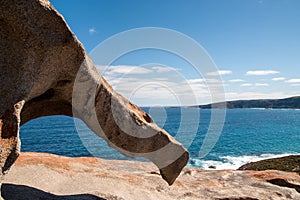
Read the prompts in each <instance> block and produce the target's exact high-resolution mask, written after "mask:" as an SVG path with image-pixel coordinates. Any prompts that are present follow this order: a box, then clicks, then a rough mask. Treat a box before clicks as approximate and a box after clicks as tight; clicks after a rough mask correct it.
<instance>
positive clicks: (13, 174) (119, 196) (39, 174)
mask: <svg viewBox="0 0 300 200" xmlns="http://www.w3.org/2000/svg"><path fill="white" fill-rule="evenodd" d="M145 172H146V173H145ZM158 176H159V171H158V170H157V168H156V167H155V165H154V164H152V163H148V162H137V161H119V160H103V159H99V158H86V157H82V158H68V157H63V156H57V155H51V154H45V153H22V154H21V156H20V157H19V158H18V160H17V162H16V164H15V165H14V166H13V167H12V168H11V171H10V172H9V173H8V174H7V176H5V179H4V182H3V186H2V195H3V198H4V199H7V200H21V199H22V200H27V199H28V200H29V199H30V200H37V199H46V200H48V199H49V200H50V199H51V200H63V199H67V200H75V199H89V200H92V199H95V200H102V199H107V200H123V199H125V200H127V199H130V200H135V199H136V200H140V199H145V200H148V199H160V200H165V199H190V200H192V199H195V200H196V199H197V200H201V199H205V200H206V199H215V200H254V199H259V200H264V199H273V200H277V199H300V194H299V193H298V192H300V176H299V175H298V174H297V173H290V172H282V171H276V170H269V171H259V172H258V171H231V170H221V171H217V170H212V171H206V170H201V169H195V168H185V169H184V170H183V172H182V173H181V174H180V176H179V178H178V179H177V180H176V181H175V182H174V184H173V186H171V187H170V186H168V184H167V183H166V182H165V181H163V180H162V179H159V178H157V177H158Z"/></svg>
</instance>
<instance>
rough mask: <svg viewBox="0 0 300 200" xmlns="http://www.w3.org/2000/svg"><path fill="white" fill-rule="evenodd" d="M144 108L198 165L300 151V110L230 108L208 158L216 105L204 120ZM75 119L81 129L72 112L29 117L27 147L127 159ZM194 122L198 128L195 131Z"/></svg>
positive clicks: (226, 165)
mask: <svg viewBox="0 0 300 200" xmlns="http://www.w3.org/2000/svg"><path fill="white" fill-rule="evenodd" d="M188 109H195V108H188ZM144 110H145V111H148V112H150V114H151V115H152V117H153V118H154V120H155V121H156V122H157V123H158V124H159V125H161V126H163V127H164V129H166V130H167V131H168V132H169V133H171V134H172V135H173V136H175V138H176V139H177V140H179V141H180V142H182V143H183V144H184V145H185V146H186V147H187V148H188V149H189V151H190V153H191V159H190V161H189V165H190V166H193V167H200V168H205V169H207V168H209V166H211V165H213V166H216V167H217V169H235V168H238V167H239V166H240V165H242V164H245V163H247V162H250V161H257V160H261V159H265V158H271V157H279V156H284V155H289V154H298V153H300V110H276V109H275V110H260V109H229V110H227V111H226V118H225V124H224V128H223V130H222V132H221V135H220V137H219V140H218V141H217V143H216V145H215V146H214V147H213V148H212V150H211V151H210V153H209V154H207V155H206V156H205V157H204V158H202V157H199V151H200V148H201V145H202V143H203V140H204V138H205V135H206V134H207V130H208V127H209V124H210V122H211V110H201V111H200V113H199V116H198V117H199V120H196V119H195V115H193V117H190V118H189V116H187V115H186V112H185V114H184V115H183V110H182V109H180V108H160V109H158V110H156V111H155V110H153V109H152V110H151V109H150V110H149V108H144ZM190 111H193V110H190ZM183 116H184V119H182V118H181V117H183ZM76 124H77V125H78V126H77V129H78V130H79V131H77V130H76V127H75V125H74V120H73V118H70V117H65V116H52V117H43V118H39V119H36V120H32V121H30V122H28V123H26V124H24V125H23V126H22V127H21V132H20V136H21V141H22V151H35V152H49V153H54V154H59V155H65V156H74V157H77V156H97V157H101V158H106V159H128V158H127V157H124V156H123V155H121V154H119V153H118V152H117V151H115V150H113V149H112V148H110V147H108V146H107V144H106V143H105V142H104V141H103V140H102V139H101V138H98V137H97V136H95V135H94V134H93V133H92V132H91V131H90V130H89V129H88V128H87V127H86V126H85V125H84V124H83V123H82V122H81V121H78V120H77V121H76ZM191 127H198V129H196V131H192V130H191V129H192V128H191ZM178 131H180V134H178ZM191 139H192V140H191ZM191 142H192V143H191ZM190 143H191V144H190Z"/></svg>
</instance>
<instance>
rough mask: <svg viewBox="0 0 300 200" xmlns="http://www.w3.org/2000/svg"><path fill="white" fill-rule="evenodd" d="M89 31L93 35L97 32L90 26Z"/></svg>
mask: <svg viewBox="0 0 300 200" xmlns="http://www.w3.org/2000/svg"><path fill="white" fill-rule="evenodd" d="M89 33H90V35H94V34H95V33H97V31H96V29H95V28H90V29H89Z"/></svg>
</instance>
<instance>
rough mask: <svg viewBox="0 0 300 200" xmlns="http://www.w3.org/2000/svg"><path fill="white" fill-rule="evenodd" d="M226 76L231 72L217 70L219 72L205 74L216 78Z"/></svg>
mask: <svg viewBox="0 0 300 200" xmlns="http://www.w3.org/2000/svg"><path fill="white" fill-rule="evenodd" d="M228 74H232V71H230V70H219V71H215V72H209V73H207V75H209V76H218V75H220V76H221V75H228Z"/></svg>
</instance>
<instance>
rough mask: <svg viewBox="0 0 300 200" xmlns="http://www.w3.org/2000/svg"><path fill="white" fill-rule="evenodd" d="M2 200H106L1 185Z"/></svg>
mask: <svg viewBox="0 0 300 200" xmlns="http://www.w3.org/2000/svg"><path fill="white" fill-rule="evenodd" d="M1 194H2V197H3V198H4V200H41V199H42V200H106V199H104V198H100V197H97V196H95V195H91V194H76V195H65V196H58V195H54V194H51V193H48V192H44V191H42V190H39V189H37V188H33V187H29V186H26V185H14V184H7V183H5V184H2V187H1Z"/></svg>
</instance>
